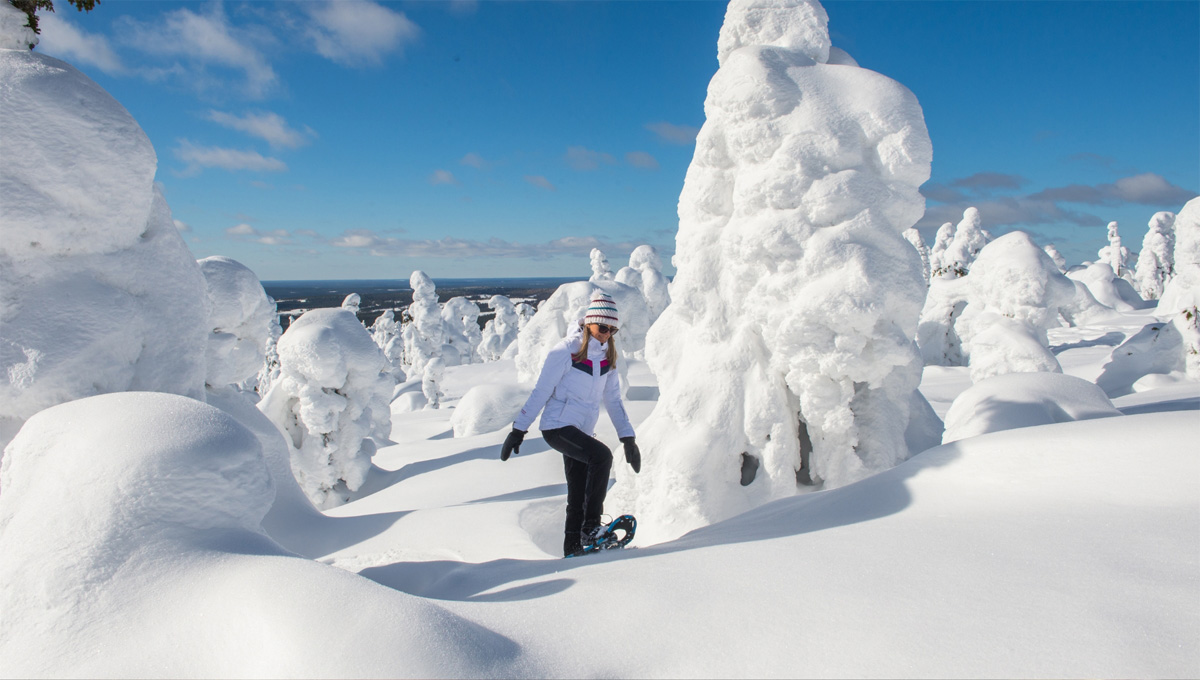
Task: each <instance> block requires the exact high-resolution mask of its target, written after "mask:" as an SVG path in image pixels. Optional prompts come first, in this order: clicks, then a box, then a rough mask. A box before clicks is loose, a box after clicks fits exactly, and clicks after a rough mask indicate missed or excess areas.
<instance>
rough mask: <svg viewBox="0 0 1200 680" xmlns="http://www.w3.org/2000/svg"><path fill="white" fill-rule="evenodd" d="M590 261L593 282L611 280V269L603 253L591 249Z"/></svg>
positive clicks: (597, 249)
mask: <svg viewBox="0 0 1200 680" xmlns="http://www.w3.org/2000/svg"><path fill="white" fill-rule="evenodd" d="M591 260H592V280H593V281H608V280H612V278H613V273H612V267H610V266H609V265H608V258H607V257H605V256H604V252H603V251H601V250H600V249H599V248H592V254H591Z"/></svg>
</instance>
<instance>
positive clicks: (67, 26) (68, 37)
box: [38, 12, 126, 76]
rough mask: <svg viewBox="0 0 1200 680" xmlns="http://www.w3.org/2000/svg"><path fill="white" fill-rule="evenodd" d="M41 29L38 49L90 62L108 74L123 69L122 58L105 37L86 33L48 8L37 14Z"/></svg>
mask: <svg viewBox="0 0 1200 680" xmlns="http://www.w3.org/2000/svg"><path fill="white" fill-rule="evenodd" d="M38 21H39V26H40V28H41V30H42V35H41V39H40V41H39V42H38V51H39V52H45V53H46V54H52V55H54V56H56V57H59V58H60V59H66V60H69V61H71V62H73V63H76V64H80V65H84V64H86V65H90V66H95V67H96V68H98V69H100V70H101V71H104V72H105V73H107V74H108V75H110V76H116V75H122V74H124V73H125V72H126V68H125V65H124V64H123V63H122V62H121V58H120V57H118V56H117V53H116V52H115V51H114V50H113V48H112V45H111V44H110V43H109V42H108V38H106V37H105V36H103V35H97V34H95V33H88V32H87V31H84V30H82V29H80V28H78V27H77V26H75V25H74V24H72V23H70V22H68V21H67V20H66V19H63V18H62V17H60V16H58V15H57V14H53V13H50V12H42V13H40V14H39V15H38Z"/></svg>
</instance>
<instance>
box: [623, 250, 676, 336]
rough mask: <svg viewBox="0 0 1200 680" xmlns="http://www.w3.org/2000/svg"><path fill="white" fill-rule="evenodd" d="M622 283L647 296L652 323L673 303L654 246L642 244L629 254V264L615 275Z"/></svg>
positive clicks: (659, 258)
mask: <svg viewBox="0 0 1200 680" xmlns="http://www.w3.org/2000/svg"><path fill="white" fill-rule="evenodd" d="M614 278H616V280H617V281H618V282H620V283H623V284H625V285H627V286H630V287H633V288H637V289H638V290H640V291H642V296H643V297H645V298H646V306H647V307H648V308H649V311H650V325H653V324H654V322H655V321H657V320H658V317H659V315H661V314H662V313H663V310H664V309H666V308H667V305H669V304H671V292H670V290H669V282H668V281H667V277H666V276H665V275H664V274H663V273H662V258H661V257H659V256H658V250H656V249H655V248H654V246H650V245H641V246H638V247H637V248H634V249H633V252H632V253H630V254H629V266H628V267H622V268H621V271H619V272H617V274H616V276H615V277H614Z"/></svg>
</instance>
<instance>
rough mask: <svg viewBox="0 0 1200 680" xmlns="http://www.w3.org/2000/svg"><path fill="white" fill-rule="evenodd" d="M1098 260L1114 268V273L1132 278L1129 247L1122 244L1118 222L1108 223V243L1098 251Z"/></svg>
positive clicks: (1121, 276)
mask: <svg viewBox="0 0 1200 680" xmlns="http://www.w3.org/2000/svg"><path fill="white" fill-rule="evenodd" d="M1096 256H1097V258H1098V259H1097V262H1103V263H1105V264H1107V265H1108V266H1109V267H1111V268H1112V270H1113V274H1115V275H1116V276H1118V277H1120V278H1123V279H1124V278H1130V277H1131V275H1132V272H1130V271H1129V260H1130V253H1129V249H1128V248H1126V247H1125V246H1123V245H1121V231H1120V228H1119V227H1118V225H1117V223H1116V222H1109V223H1108V245H1106V246H1104V247H1103V248H1101V249H1100V250H1099V252H1097V253H1096Z"/></svg>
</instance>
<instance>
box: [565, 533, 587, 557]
mask: <svg viewBox="0 0 1200 680" xmlns="http://www.w3.org/2000/svg"><path fill="white" fill-rule="evenodd" d="M582 549H583V546H582V545H580V542H579V532H578V531H568V532H567V533H566V536H565V537H564V538H563V557H571V556H572V555H576V554H578V553H579V551H580V550H582Z"/></svg>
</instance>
